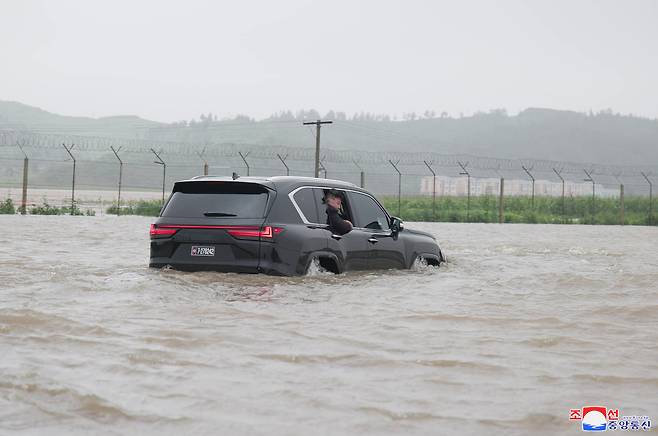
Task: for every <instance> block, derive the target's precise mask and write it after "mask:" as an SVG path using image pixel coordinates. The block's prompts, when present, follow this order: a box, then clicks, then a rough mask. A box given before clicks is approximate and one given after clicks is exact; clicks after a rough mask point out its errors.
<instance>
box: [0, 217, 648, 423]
mask: <svg viewBox="0 0 658 436" xmlns="http://www.w3.org/2000/svg"><path fill="white" fill-rule="evenodd" d="M151 221H152V220H151V219H150V218H140V217H119V218H117V217H107V216H105V217H40V216H27V217H20V216H12V217H0V223H2V227H3V229H4V230H5V231H4V232H3V233H2V234H1V235H0V244H1V247H2V248H1V249H0V434H3V435H4V434H12V435H14V434H18V435H22V434H30V435H31V434H44V435H52V434H73V435H88V434H96V435H114V434H117V435H120V434H140V435H165V434H194V435H216V434H241V435H309V434H313V435H325V434H326V435H343V434H364V435H365V434H405V435H406V434H466V435H479V434H519V435H522V434H530V433H533V434H537V433H539V434H578V433H579V432H580V426H579V424H580V423H579V422H574V421H569V419H568V418H569V409H570V408H579V407H582V406H587V405H602V406H607V407H611V408H619V409H620V412H621V414H635V415H639V414H643V415H649V416H651V417H652V418H653V421H655V420H657V419H658V341H657V340H656V338H657V336H658V292H657V291H658V229H656V228H640V227H625V228H620V227H603V226H601V227H588V226H549V225H503V226H500V225H487V224H426V223H407V224H406V225H407V227H409V228H417V229H420V230H425V231H429V232H432V233H434V234H435V235H437V238H438V240H439V241H440V243H441V246H442V248H443V249H444V251H445V252H446V253H447V255H448V260H449V263H448V264H447V265H445V266H442V267H441V268H440V269H438V270H437V269H429V270H426V271H425V270H421V271H391V272H389V271H386V272H376V273H358V274H347V275H343V276H333V275H325V274H320V275H317V276H312V277H300V278H279V277H268V276H254V275H233V274H216V273H207V272H206V273H182V272H176V271H170V270H167V271H158V270H150V269H149V268H148V267H147V262H148V225H149V223H150V222H151ZM654 427H655V424H654Z"/></svg>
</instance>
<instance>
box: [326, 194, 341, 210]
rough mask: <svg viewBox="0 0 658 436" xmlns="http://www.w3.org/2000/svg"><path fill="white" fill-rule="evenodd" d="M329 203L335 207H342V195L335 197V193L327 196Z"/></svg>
mask: <svg viewBox="0 0 658 436" xmlns="http://www.w3.org/2000/svg"><path fill="white" fill-rule="evenodd" d="M327 204H328V205H329V206H331V207H333V208H334V209H340V205H341V204H342V201H341V199H340V197H334V196H333V195H329V196H327Z"/></svg>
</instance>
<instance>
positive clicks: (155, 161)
mask: <svg viewBox="0 0 658 436" xmlns="http://www.w3.org/2000/svg"><path fill="white" fill-rule="evenodd" d="M151 151H152V152H153V154H154V155H155V157H156V158H157V159H158V160H154V161H153V163H155V164H158V165H162V205H163V206H164V202H165V183H166V180H167V164H166V163H165V161H163V160H162V158H161V157H160V155H159V154H158V153H157V152H156V151H155V150H153V149H151ZM160 153H162V151H161V152H160Z"/></svg>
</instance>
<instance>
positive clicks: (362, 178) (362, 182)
mask: <svg viewBox="0 0 658 436" xmlns="http://www.w3.org/2000/svg"><path fill="white" fill-rule="evenodd" d="M352 162H354V165H356V167H357V168H358V169H359V171H360V173H361V178H360V183H359V186H361V187H362V188H365V187H366V173H365V172H364V171H363V168H361V166H360V165H359V164H358V163H356V161H355V160H354V159H352Z"/></svg>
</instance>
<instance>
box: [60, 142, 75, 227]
mask: <svg viewBox="0 0 658 436" xmlns="http://www.w3.org/2000/svg"><path fill="white" fill-rule="evenodd" d="M62 147H64V150H66V152H67V153H68V154H69V156H71V159H72V160H73V178H72V180H71V215H75V157H74V156H73V153H71V150H73V147H75V144H71V146H70V147H67V146H66V144H62Z"/></svg>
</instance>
